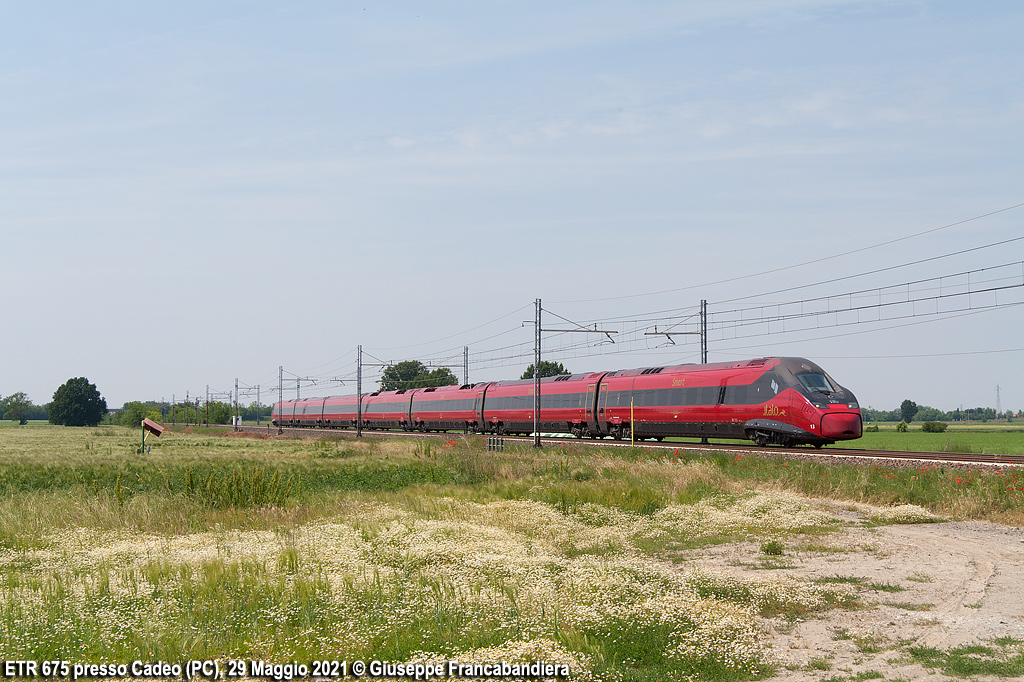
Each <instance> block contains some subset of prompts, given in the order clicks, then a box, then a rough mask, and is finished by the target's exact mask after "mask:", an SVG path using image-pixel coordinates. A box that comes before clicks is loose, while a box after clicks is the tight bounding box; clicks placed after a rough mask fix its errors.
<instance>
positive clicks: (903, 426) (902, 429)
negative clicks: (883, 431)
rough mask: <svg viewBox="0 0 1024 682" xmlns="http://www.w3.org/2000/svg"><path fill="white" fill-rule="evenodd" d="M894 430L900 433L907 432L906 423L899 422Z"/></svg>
mask: <svg viewBox="0 0 1024 682" xmlns="http://www.w3.org/2000/svg"><path fill="white" fill-rule="evenodd" d="M896 430H897V431H899V432H900V433H906V432H907V422H905V421H903V422H900V423H899V424H897V425H896Z"/></svg>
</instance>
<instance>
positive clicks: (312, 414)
mask: <svg viewBox="0 0 1024 682" xmlns="http://www.w3.org/2000/svg"><path fill="white" fill-rule="evenodd" d="M293 407H294V409H295V412H294V416H293V417H292V423H291V425H292V426H320V423H321V421H322V420H323V414H324V398H303V399H301V400H296V401H294V402H293Z"/></svg>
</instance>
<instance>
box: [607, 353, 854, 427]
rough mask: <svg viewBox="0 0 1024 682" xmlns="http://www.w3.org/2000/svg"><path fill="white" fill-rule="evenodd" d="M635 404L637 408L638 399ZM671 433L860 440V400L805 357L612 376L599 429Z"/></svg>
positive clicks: (624, 372) (672, 368)
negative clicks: (858, 402) (858, 401)
mask: <svg viewBox="0 0 1024 682" xmlns="http://www.w3.org/2000/svg"><path fill="white" fill-rule="evenodd" d="M631 401H632V406H631V405H630V402H631ZM631 430H632V431H633V434H634V435H635V436H636V437H639V438H650V437H653V438H664V437H665V436H690V437H705V438H707V437H717V438H738V439H749V440H753V441H754V442H755V443H757V444H758V445H769V444H777V445H795V444H797V443H807V444H812V445H816V446H818V447H820V446H822V445H825V444H829V443H834V442H836V441H837V440H846V439H851V438H859V437H860V435H861V417H860V409H859V406H858V404H857V400H856V398H855V397H854V396H853V394H852V393H850V392H849V391H848V390H846V389H845V388H843V387H842V386H840V385H839V384H837V383H836V382H835V381H834V380H832V379H831V378H830V377H829V376H828V375H827V374H825V372H824V370H822V369H821V368H820V367H819V366H818V365H816V364H814V363H813V362H811V361H809V360H805V359H803V358H758V359H755V360H748V361H743V362H729V363H714V364H708V365H680V366H677V367H649V368H646V369H642V370H626V371H619V372H610V373H608V374H607V375H606V376H605V377H604V379H603V381H602V383H601V388H600V395H599V401H598V431H599V433H600V434H601V435H612V436H614V437H616V438H625V437H629V435H630V431H631Z"/></svg>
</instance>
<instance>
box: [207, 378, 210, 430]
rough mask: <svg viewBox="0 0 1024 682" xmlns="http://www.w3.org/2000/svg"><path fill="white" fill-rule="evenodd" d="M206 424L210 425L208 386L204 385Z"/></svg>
mask: <svg viewBox="0 0 1024 682" xmlns="http://www.w3.org/2000/svg"><path fill="white" fill-rule="evenodd" d="M206 423H207V424H209V423H210V384H206Z"/></svg>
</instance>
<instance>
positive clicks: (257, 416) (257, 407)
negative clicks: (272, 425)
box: [256, 384, 260, 426]
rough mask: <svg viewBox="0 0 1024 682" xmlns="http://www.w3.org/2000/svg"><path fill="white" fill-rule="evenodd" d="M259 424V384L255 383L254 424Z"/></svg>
mask: <svg viewBox="0 0 1024 682" xmlns="http://www.w3.org/2000/svg"><path fill="white" fill-rule="evenodd" d="M259 425H260V385H259V384H256V426H259Z"/></svg>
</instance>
